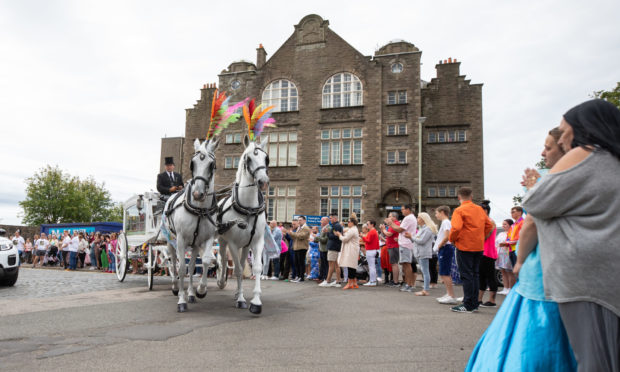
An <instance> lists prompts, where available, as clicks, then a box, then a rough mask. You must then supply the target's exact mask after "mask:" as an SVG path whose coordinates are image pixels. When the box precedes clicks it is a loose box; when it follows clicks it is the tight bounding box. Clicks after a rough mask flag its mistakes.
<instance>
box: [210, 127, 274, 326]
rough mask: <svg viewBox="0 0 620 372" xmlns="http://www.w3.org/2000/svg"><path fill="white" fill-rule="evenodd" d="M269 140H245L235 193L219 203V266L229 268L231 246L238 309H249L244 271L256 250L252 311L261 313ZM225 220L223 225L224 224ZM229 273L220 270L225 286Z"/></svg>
mask: <svg viewBox="0 0 620 372" xmlns="http://www.w3.org/2000/svg"><path fill="white" fill-rule="evenodd" d="M266 143H267V139H265V140H264V141H263V142H262V143H261V144H257V143H256V142H250V140H249V138H248V137H247V136H245V137H244V139H243V144H244V146H245V151H244V152H243V155H241V158H240V159H239V168H238V169H237V177H236V180H235V184H234V186H233V189H232V194H231V196H229V197H228V198H225V199H223V200H221V201H220V203H219V209H220V211H219V213H218V224H219V223H221V224H220V230H219V231H218V233H219V237H218V241H219V244H220V251H219V254H218V257H219V259H220V261H219V264H220V265H222V266H221V267H223V268H225V267H226V264H227V262H226V261H227V260H226V257H227V255H226V249H227V248H228V247H230V253H231V256H232V259H233V262H234V264H235V265H234V266H235V276H236V277H237V292H235V299H236V301H237V302H236V307H237V308H240V309H246V308H247V307H248V305H247V304H246V302H245V298H244V297H243V287H242V281H243V269H244V268H245V263H246V261H247V257H248V251H249V249H250V248H251V249H252V257H253V259H254V263H253V265H252V273H253V274H254V277H255V284H254V298H252V300H251V304H250V312H252V313H253V314H260V313H261V311H262V306H263V304H262V303H261V300H260V294H261V289H260V274H261V271H262V268H263V265H262V262H261V261H262V256H263V248H264V245H265V241H264V234H265V226H266V216H265V200H264V198H263V194H262V190H264V189H265V188H266V187H267V185H268V184H269V177H268V176H267V167H268V166H269V156H268V155H267V153H266V152H265V150H264V148H265V145H266ZM222 221H223V222H222ZM224 273H225V270H221V271H220V273H219V274H220V275H219V276H218V278H217V279H218V284H223V283H224V278H223V275H224Z"/></svg>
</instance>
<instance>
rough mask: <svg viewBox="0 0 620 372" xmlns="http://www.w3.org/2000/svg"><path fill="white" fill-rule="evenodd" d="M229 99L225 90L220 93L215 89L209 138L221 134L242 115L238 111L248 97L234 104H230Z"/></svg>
mask: <svg viewBox="0 0 620 372" xmlns="http://www.w3.org/2000/svg"><path fill="white" fill-rule="evenodd" d="M229 101H230V97H226V93H225V92H222V93H219V92H218V90H217V89H216V90H215V93H214V95H213V102H211V122H210V123H209V131H208V132H207V140H209V139H211V138H213V137H215V136H217V135H219V134H220V133H221V132H222V131H223V130H224V129H226V127H228V125H230V124H231V123H234V122H236V121H237V120H239V117H241V114H240V113H238V112H237V111H239V109H240V108H241V107H242V106H243V105H245V103H246V102H247V98H246V99H244V100H243V101H241V102H239V103H236V104H234V105H232V106H229Z"/></svg>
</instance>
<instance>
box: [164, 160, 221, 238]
mask: <svg viewBox="0 0 620 372" xmlns="http://www.w3.org/2000/svg"><path fill="white" fill-rule="evenodd" d="M207 155H208V156H209V157H210V158H211V159H212V160H213V162H212V163H211V165H210V166H209V167H210V168H211V169H210V172H211V174H210V175H209V179H206V178H204V177H202V176H194V158H196V156H199V157H200V160H205V157H206V156H207ZM189 169H190V171H191V172H192V180H191V181H190V182H188V184H187V188H186V189H185V191H184V192H183V194H185V197H184V198H183V202H182V203H181V204H177V205H176V206H175V203H176V201H177V199H178V198H179V197H180V196H181V194H182V193H177V194H176V195H175V196H174V199H173V200H172V201H171V202H170V204H169V206H168V210H167V211H166V216H167V217H168V218H169V221H172V220H170V217H171V215H172V212H174V210H175V209H177V208H178V207H180V206H181V205H182V206H183V207H185V210H187V211H188V212H189V213H191V214H193V215H195V216H198V221H197V222H196V229H195V230H194V239H193V240H192V244H191V246H194V244H195V243H196V237H197V236H198V229H199V228H200V220H201V219H202V218H206V219H207V220H209V222H210V223H211V224H212V225H213V226H215V227H217V222H215V221H213V218H211V214H215V213H216V212H217V210H218V206H217V199H216V198H215V193H214V192H213V193H211V194H212V195H213V200H212V201H211V204H212V205H211V207H209V208H200V207H197V206H195V205H193V204H192V203H191V201H190V199H189V198H190V194H191V192H192V191H191V190H192V186H193V185H194V183H195V182H196V181H198V180H202V181H204V182H205V184H206V185H207V188H208V187H209V183H210V182H211V179H213V176H214V174H215V169H216V166H215V155H214V154H212V153H207V154H204V153H203V152H201V151H198V152H196V153H195V154H194V156H193V157H192V160H191V161H190V163H189ZM170 230H171V231H172V232H174V233H175V234H176V228H175V227H174V223H173V222H171V223H170Z"/></svg>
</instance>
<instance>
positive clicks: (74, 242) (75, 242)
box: [69, 236, 80, 252]
mask: <svg viewBox="0 0 620 372" xmlns="http://www.w3.org/2000/svg"><path fill="white" fill-rule="evenodd" d="M79 245H80V238H78V237H77V236H74V237H73V238H71V243H69V252H77V251H78V247H79Z"/></svg>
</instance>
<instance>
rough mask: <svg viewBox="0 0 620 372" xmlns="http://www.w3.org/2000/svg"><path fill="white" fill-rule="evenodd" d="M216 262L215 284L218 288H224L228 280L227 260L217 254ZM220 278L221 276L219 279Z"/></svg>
mask: <svg viewBox="0 0 620 372" xmlns="http://www.w3.org/2000/svg"><path fill="white" fill-rule="evenodd" d="M222 261H224V262H222ZM216 264H217V268H216V270H215V273H216V276H217V286H218V287H219V288H220V289H224V288H225V287H226V283H227V282H228V260H225V259H222V255H220V254H218V255H217V262H216ZM222 270H224V272H222ZM220 278H222V280H221V281H220Z"/></svg>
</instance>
